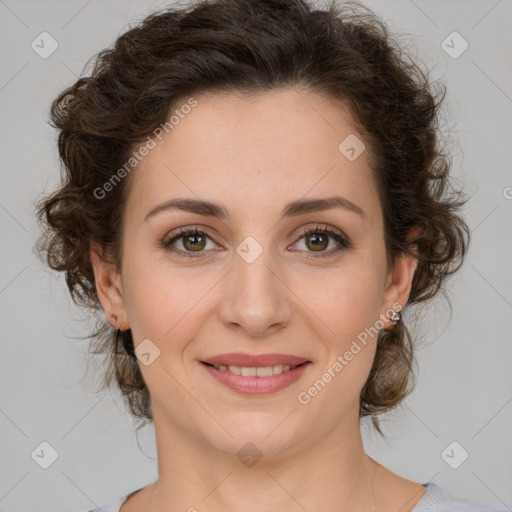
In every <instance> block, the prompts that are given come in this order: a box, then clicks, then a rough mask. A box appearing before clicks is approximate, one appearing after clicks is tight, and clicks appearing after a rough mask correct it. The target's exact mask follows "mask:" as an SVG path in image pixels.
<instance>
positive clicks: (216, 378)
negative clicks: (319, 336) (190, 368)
mask: <svg viewBox="0 0 512 512" xmlns="http://www.w3.org/2000/svg"><path fill="white" fill-rule="evenodd" d="M312 364H313V363H312V362H311V361H303V362H302V363H299V364H294V365H290V364H273V365H268V366H238V365H234V364H230V365H224V364H220V363H219V364H215V363H209V362H207V361H201V366H202V367H203V368H204V369H205V370H206V372H207V373H208V374H209V375H210V376H211V377H212V378H213V382H216V383H219V384H221V385H222V387H223V388H227V389H229V390H230V391H232V392H235V393H237V394H239V395H246V396H247V395H250V396H264V395H272V394H274V393H277V392H278V391H281V390H283V389H285V388H287V387H289V386H292V385H293V384H295V383H297V382H298V381H299V379H300V378H301V377H302V375H303V374H304V373H305V372H307V371H308V368H309V367H310V366H312Z"/></svg>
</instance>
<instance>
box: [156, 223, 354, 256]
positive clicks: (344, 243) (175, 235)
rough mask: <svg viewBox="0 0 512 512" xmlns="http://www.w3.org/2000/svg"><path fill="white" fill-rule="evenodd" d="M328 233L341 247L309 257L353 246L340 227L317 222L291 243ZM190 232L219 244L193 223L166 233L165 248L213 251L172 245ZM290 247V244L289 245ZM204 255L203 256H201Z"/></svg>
mask: <svg viewBox="0 0 512 512" xmlns="http://www.w3.org/2000/svg"><path fill="white" fill-rule="evenodd" d="M315 232H319V233H326V234H327V236H328V237H330V238H333V239H335V240H336V242H338V244H339V247H338V248H336V249H331V250H329V251H318V252H317V254H316V255H315V251H305V252H306V253H307V254H308V257H313V258H316V257H323V256H331V255H333V254H336V253H338V252H340V251H342V250H344V249H349V248H351V247H352V243H351V241H350V239H349V238H348V237H347V236H346V235H345V234H344V233H343V231H341V230H339V229H338V228H335V227H333V226H330V225H328V224H319V223H317V224H315V225H314V226H311V225H310V226H305V227H303V228H301V229H300V230H299V233H297V234H296V235H295V241H294V242H292V244H291V245H295V244H296V243H297V242H298V241H300V240H301V239H302V238H303V237H304V236H306V235H308V234H310V233H315ZM189 234H203V235H206V236H207V238H209V239H210V240H211V241H212V242H214V243H215V244H216V245H219V244H218V243H217V241H216V239H215V237H214V236H212V235H211V234H210V232H209V230H208V228H206V227H204V226H200V225H197V224H196V225H191V226H185V227H181V228H178V229H177V230H175V231H173V232H171V233H170V234H168V235H166V236H165V237H164V239H163V240H162V242H161V243H162V247H163V248H164V249H167V250H169V251H171V252H173V253H175V254H178V255H184V254H185V255H187V256H184V257H190V258H193V257H200V256H201V255H203V254H207V253H209V252H211V251H212V249H209V250H202V251H182V250H181V249H175V248H174V247H172V244H173V243H174V242H175V241H177V240H180V239H181V238H183V237H184V236H186V235H189ZM287 247H289V245H288V246H287ZM201 257H202V256H201Z"/></svg>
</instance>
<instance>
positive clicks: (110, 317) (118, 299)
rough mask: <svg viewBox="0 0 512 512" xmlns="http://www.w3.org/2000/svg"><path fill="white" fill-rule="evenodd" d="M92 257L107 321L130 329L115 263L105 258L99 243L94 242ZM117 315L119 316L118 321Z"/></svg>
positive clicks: (95, 277) (118, 326)
mask: <svg viewBox="0 0 512 512" xmlns="http://www.w3.org/2000/svg"><path fill="white" fill-rule="evenodd" d="M90 257H91V263H92V266H93V269H94V279H95V282H96V291H97V293H98V297H99V299H100V302H101V305H102V306H103V311H104V312H105V316H106V319H107V322H109V323H110V324H111V325H112V326H113V327H116V328H119V329H121V330H123V331H124V330H126V329H129V328H130V327H129V323H128V318H127V315H126V307H125V301H124V297H123V292H122V286H121V276H120V275H119V273H118V272H117V270H116V267H115V264H114V263H110V262H108V261H106V260H105V259H104V258H103V252H102V250H101V249H100V247H99V246H98V245H97V244H92V247H91V252H90ZM114 315H115V316H114ZM115 317H117V321H116V320H115Z"/></svg>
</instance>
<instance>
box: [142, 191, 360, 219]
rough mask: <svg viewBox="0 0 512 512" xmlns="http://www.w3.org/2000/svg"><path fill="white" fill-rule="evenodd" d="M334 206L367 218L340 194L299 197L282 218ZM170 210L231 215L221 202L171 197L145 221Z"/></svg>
mask: <svg viewBox="0 0 512 512" xmlns="http://www.w3.org/2000/svg"><path fill="white" fill-rule="evenodd" d="M332 208H342V209H345V210H347V211H350V212H353V213H356V214H358V215H360V216H361V217H362V218H363V219H365V220H367V216H366V214H365V212H364V210H363V209H362V208H361V207H359V206H357V205H356V204H355V203H353V202H352V201H349V200H348V199H345V198H344V197H339V196H335V197H327V198H320V199H298V200H296V201H292V202H290V203H288V204H286V205H285V207H284V209H283V213H282V214H281V218H283V217H296V216H298V215H304V214H306V213H315V212H322V211H325V210H330V209H332ZM169 210H182V211H185V212H190V213H196V214H198V215H204V216H206V217H213V218H217V219H229V218H230V217H231V215H230V214H229V211H228V210H227V209H226V208H224V207H223V206H221V205H219V204H216V203H212V202H210V201H205V200H202V199H193V198H176V199H170V200H168V201H165V202H163V203H161V204H158V205H157V206H155V207H153V208H151V210H149V211H148V213H147V214H146V215H145V217H144V221H147V220H148V219H150V218H152V217H154V216H155V215H158V214H159V213H162V212H166V211H169Z"/></svg>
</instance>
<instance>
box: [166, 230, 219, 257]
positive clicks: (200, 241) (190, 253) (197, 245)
mask: <svg viewBox="0 0 512 512" xmlns="http://www.w3.org/2000/svg"><path fill="white" fill-rule="evenodd" d="M209 240H210V241H211V243H212V245H213V248H215V244H214V243H213V240H212V239H211V237H210V236H208V235H207V234H206V233H205V232H204V231H199V230H198V229H197V228H184V229H181V230H180V231H179V233H178V234H177V235H175V236H173V237H171V238H170V239H169V240H167V241H163V242H162V246H163V248H164V249H166V250H168V251H170V252H172V253H174V254H177V255H178V256H185V257H190V258H194V257H197V256H201V255H204V253H207V252H208V247H207V243H208V241H209ZM180 245H181V247H180ZM176 246H178V247H176Z"/></svg>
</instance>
